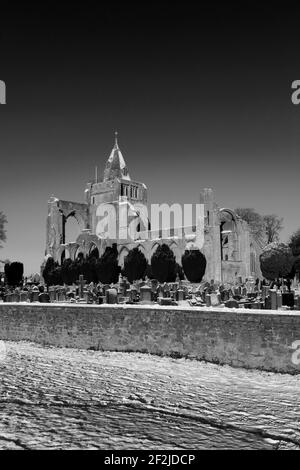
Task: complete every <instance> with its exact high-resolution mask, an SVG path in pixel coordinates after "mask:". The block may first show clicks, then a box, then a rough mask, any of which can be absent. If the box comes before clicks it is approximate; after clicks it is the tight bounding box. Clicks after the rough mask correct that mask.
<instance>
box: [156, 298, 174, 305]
mask: <svg viewBox="0 0 300 470" xmlns="http://www.w3.org/2000/svg"><path fill="white" fill-rule="evenodd" d="M158 304H159V305H173V306H174V305H178V304H177V302H175V301H174V300H173V299H171V297H159V298H158Z"/></svg>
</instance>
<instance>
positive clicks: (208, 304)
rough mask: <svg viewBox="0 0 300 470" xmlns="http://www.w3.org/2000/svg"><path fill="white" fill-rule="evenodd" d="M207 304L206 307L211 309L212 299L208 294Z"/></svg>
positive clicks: (206, 296) (206, 297) (206, 295)
mask: <svg viewBox="0 0 300 470" xmlns="http://www.w3.org/2000/svg"><path fill="white" fill-rule="evenodd" d="M205 303H206V307H211V298H210V294H208V293H206V294H205Z"/></svg>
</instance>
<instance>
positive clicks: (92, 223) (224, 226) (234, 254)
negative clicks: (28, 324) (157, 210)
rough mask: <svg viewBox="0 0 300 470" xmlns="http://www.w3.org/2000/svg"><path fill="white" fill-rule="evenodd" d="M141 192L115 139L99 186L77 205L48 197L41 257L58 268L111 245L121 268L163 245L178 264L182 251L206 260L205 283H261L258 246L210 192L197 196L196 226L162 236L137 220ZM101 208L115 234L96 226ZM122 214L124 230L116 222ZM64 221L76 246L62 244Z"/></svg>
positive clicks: (242, 223) (98, 253)
mask: <svg viewBox="0 0 300 470" xmlns="http://www.w3.org/2000/svg"><path fill="white" fill-rule="evenodd" d="M147 192H148V191H147V187H146V186H145V184H144V183H140V182H137V181H134V180H132V179H131V177H130V175H129V171H128V168H127V165H126V163H125V160H124V158H123V155H122V153H121V150H120V148H119V145H118V141H117V138H116V139H115V144H114V147H113V149H112V152H111V154H110V156H109V158H108V160H107V163H106V166H105V170H104V175H103V178H102V180H101V181H98V177H97V176H96V177H95V180H94V181H93V182H90V183H88V184H87V187H86V189H85V201H84V202H83V203H77V202H73V201H66V200H61V199H58V198H56V197H54V196H52V197H51V198H50V200H49V201H48V216H47V229H46V233H47V235H46V250H45V254H46V256H49V255H50V256H52V257H53V258H54V260H55V261H57V262H58V263H62V262H63V261H64V259H66V258H71V259H76V258H77V257H78V255H79V254H80V253H82V254H83V255H84V256H87V255H89V254H90V253H91V252H93V254H96V256H101V255H102V254H103V253H104V251H105V248H106V247H107V246H111V245H112V244H113V243H116V244H117V248H118V252H119V264H120V266H123V265H124V259H125V257H126V256H127V254H128V253H129V251H130V250H131V249H132V248H134V247H138V248H139V249H140V250H141V251H142V253H144V255H145V257H146V259H147V261H148V262H149V263H150V261H151V257H152V255H153V253H154V252H155V250H156V249H157V247H158V246H159V245H161V244H163V243H164V244H167V245H168V246H169V247H170V248H171V249H172V250H173V252H174V255H175V257H176V260H177V262H178V263H179V264H181V257H182V255H183V253H184V251H185V250H187V249H198V248H199V249H200V250H201V251H202V253H203V254H204V255H205V257H206V260H207V268H206V273H205V279H206V280H208V281H210V280H211V279H214V280H215V281H219V282H234V281H235V280H236V278H237V277H242V278H243V279H245V278H247V277H250V276H253V277H255V278H261V277H262V276H261V272H260V267H259V254H260V252H261V250H262V248H263V245H262V243H261V242H260V240H258V239H257V238H256V237H255V236H254V235H253V234H252V233H251V231H250V229H249V226H248V224H247V223H246V222H245V221H244V220H242V219H241V218H239V217H238V216H237V215H236V214H235V212H234V211H233V210H231V209H229V208H222V207H220V206H218V204H217V203H216V201H215V196H214V192H213V190H212V189H211V188H205V189H203V190H201V191H200V194H199V199H198V203H199V204H200V205H202V208H203V209H204V210H203V212H202V213H203V215H204V220H203V221H202V223H201V224H200V223H199V221H198V220H196V221H195V224H189V225H188V226H185V225H183V226H181V227H176V228H168V229H166V228H164V229H162V230H151V220H148V219H147V223H146V222H145V220H141V217H140V211H139V208H140V207H143V206H144V207H146V206H147V204H148V194H147ZM106 206H107V207H108V206H111V207H113V208H114V209H115V211H114V213H115V218H116V228H117V229H116V230H115V231H113V232H112V233H111V234H109V236H108V234H107V232H106V233H104V231H102V229H101V223H100V225H99V207H106ZM124 211H125V213H126V223H125V224H124V223H123V222H122V220H124V217H123V216H121V215H122V214H124ZM70 217H73V218H75V219H76V221H77V223H78V225H79V228H80V233H79V235H78V237H77V238H76V240H73V241H72V242H66V224H67V222H68V220H69V218H70ZM106 220H108V218H107V217H106ZM132 221H133V222H137V224H136V227H137V230H136V232H135V234H134V237H132V236H130V237H129V236H128V230H127V229H128V223H129V222H132ZM122 224H123V226H122ZM99 227H100V228H99ZM203 231H204V235H203ZM120 234H122V236H120Z"/></svg>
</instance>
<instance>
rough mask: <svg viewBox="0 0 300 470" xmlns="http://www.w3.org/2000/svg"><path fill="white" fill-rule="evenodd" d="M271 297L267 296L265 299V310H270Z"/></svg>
mask: <svg viewBox="0 0 300 470" xmlns="http://www.w3.org/2000/svg"><path fill="white" fill-rule="evenodd" d="M271 307H272V305H271V297H270V295H268V297H266V298H265V309H266V310H271Z"/></svg>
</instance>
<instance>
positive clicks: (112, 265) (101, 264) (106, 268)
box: [95, 243, 121, 284]
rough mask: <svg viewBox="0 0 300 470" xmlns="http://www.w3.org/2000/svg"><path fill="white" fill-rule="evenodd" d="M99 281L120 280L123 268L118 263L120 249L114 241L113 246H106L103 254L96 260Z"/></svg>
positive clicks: (105, 282) (114, 281)
mask: <svg viewBox="0 0 300 470" xmlns="http://www.w3.org/2000/svg"><path fill="white" fill-rule="evenodd" d="M95 269H96V274H97V281H100V282H102V283H103V284H112V283H116V282H118V278H119V274H120V272H121V269H120V267H119V265H118V250H117V245H116V244H115V243H114V244H113V246H112V247H106V249H105V252H104V253H103V255H102V256H101V257H100V258H99V260H97V262H96V266H95Z"/></svg>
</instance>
